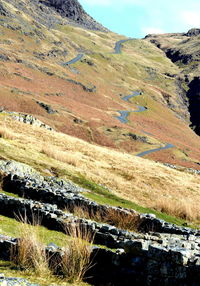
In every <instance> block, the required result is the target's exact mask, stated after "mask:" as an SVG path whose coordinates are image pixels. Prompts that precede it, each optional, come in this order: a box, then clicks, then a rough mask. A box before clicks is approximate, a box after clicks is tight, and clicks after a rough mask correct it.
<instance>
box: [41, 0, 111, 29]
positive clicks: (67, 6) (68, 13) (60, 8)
mask: <svg viewBox="0 0 200 286" xmlns="http://www.w3.org/2000/svg"><path fill="white" fill-rule="evenodd" d="M39 2H40V3H41V4H44V5H46V6H48V7H51V8H53V9H54V10H56V12H58V13H59V14H60V15H61V16H62V17H67V18H69V19H71V20H73V21H75V22H76V23H78V24H80V25H83V26H85V27H86V28H89V29H91V30H101V31H106V29H105V28H104V27H103V26H102V25H101V24H99V23H98V22H97V21H95V20H94V19H93V18H92V17H91V16H90V15H88V14H87V13H86V12H85V10H84V9H83V7H82V6H81V4H80V3H79V2H78V1H77V0H40V1H39Z"/></svg>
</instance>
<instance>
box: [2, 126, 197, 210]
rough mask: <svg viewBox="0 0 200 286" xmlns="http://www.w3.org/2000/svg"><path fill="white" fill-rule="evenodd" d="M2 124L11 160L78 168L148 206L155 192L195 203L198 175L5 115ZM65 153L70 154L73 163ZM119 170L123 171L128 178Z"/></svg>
mask: <svg viewBox="0 0 200 286" xmlns="http://www.w3.org/2000/svg"><path fill="white" fill-rule="evenodd" d="M7 126H8V128H9V129H10V130H12V132H13V133H15V134H16V136H18V140H13V141H10V142H9V146H8V144H7V142H6V140H2V141H1V142H0V144H1V145H0V148H1V149H3V150H4V157H7V158H13V156H14V159H15V160H19V161H22V162H24V163H27V164H31V165H32V166H37V168H38V169H39V170H41V171H43V170H44V167H43V166H46V167H45V168H49V169H51V168H54V169H56V170H58V172H59V170H66V171H67V172H69V173H71V174H77V173H80V174H82V175H83V176H85V177H86V178H87V179H89V180H91V181H94V182H95V183H97V184H103V185H105V186H107V187H108V188H109V189H111V190H112V191H113V193H115V194H116V195H118V196H121V197H122V198H125V199H128V200H131V201H134V202H136V203H139V204H140V205H144V206H148V207H152V206H154V205H155V204H156V203H157V202H159V201H160V198H161V197H166V198H170V199H171V200H172V201H173V200H179V201H181V200H182V199H183V198H185V199H186V201H191V203H193V204H194V205H200V185H199V176H198V175H193V174H188V173H185V172H180V171H178V170H173V169H171V168H168V167H166V166H163V165H162V164H160V163H155V162H153V161H150V160H147V159H143V158H138V157H135V156H132V155H130V154H127V153H122V152H118V151H115V150H113V149H108V148H105V147H99V146H96V145H92V144H89V143H87V142H85V141H83V140H80V139H77V138H74V137H71V136H68V135H65V134H62V133H57V132H50V131H46V130H44V129H42V128H36V127H32V126H27V125H25V124H23V123H20V122H16V121H15V122H13V121H11V120H10V121H8V122H7ZM44 146H45V147H44ZM44 153H45V154H44ZM46 154H48V156H47V155H46ZM65 156H68V157H70V158H73V163H72V160H71V159H66V157H65ZM40 166H41V167H40ZM125 174H128V179H127V176H126V175H125ZM172 206H173V204H172Z"/></svg>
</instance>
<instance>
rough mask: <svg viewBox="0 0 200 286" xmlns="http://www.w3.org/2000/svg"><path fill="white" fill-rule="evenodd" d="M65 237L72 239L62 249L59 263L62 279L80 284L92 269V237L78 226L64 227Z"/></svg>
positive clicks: (87, 231) (86, 230) (85, 229)
mask: <svg viewBox="0 0 200 286" xmlns="http://www.w3.org/2000/svg"><path fill="white" fill-rule="evenodd" d="M65 231H66V234H67V235H70V236H71V237H72V238H73V239H71V240H70V242H68V243H67V245H66V247H65V248H64V254H63V256H62V261H61V263H60V266H61V272H62V274H63V277H64V279H65V280H66V281H67V282H70V283H80V282H81V281H82V280H83V278H84V276H85V274H86V272H87V271H88V270H89V269H90V268H91V267H92V261H91V252H92V243H93V240H94V235H93V234H92V233H91V232H90V231H89V230H88V229H87V228H85V227H82V226H80V225H67V224H66V225H65Z"/></svg>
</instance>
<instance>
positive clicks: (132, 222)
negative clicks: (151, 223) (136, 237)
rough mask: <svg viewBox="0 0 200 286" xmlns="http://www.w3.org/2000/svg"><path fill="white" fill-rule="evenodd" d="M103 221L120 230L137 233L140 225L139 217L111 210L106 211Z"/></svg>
mask: <svg viewBox="0 0 200 286" xmlns="http://www.w3.org/2000/svg"><path fill="white" fill-rule="evenodd" d="M105 221H106V222H107V223H109V224H111V225H114V226H116V227H118V228H120V229H126V230H130V231H137V229H138V227H139V223H140V220H139V217H138V216H137V215H134V214H126V213H121V212H116V211H114V210H113V209H109V210H108V213H107V214H106V217H105Z"/></svg>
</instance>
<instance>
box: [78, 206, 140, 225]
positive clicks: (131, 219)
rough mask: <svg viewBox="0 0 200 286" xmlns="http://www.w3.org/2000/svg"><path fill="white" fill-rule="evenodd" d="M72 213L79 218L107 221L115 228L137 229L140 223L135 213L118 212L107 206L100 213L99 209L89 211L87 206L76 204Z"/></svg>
mask: <svg viewBox="0 0 200 286" xmlns="http://www.w3.org/2000/svg"><path fill="white" fill-rule="evenodd" d="M73 213H74V215H76V216H78V217H80V218H86V219H91V220H94V221H97V222H104V223H108V224H110V225H114V226H115V227H117V228H120V229H126V230H130V231H137V229H138V227H139V223H140V220H139V217H138V216H137V215H136V214H135V215H134V214H131V213H123V212H119V211H116V210H115V209H113V208H109V209H108V210H107V212H106V213H101V212H100V211H97V212H95V213H94V212H91V211H89V209H88V208H87V207H81V206H76V207H75V208H74V211H73Z"/></svg>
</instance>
